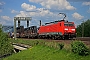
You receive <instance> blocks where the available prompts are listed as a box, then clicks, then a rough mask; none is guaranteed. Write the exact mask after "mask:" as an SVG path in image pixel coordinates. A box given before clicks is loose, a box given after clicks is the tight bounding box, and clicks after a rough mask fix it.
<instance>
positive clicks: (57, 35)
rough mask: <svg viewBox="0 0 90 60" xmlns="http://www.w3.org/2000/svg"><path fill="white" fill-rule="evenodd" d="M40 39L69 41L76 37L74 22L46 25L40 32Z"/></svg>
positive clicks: (41, 27)
mask: <svg viewBox="0 0 90 60" xmlns="http://www.w3.org/2000/svg"><path fill="white" fill-rule="evenodd" d="M38 34H39V37H41V38H52V39H61V38H62V39H66V38H67V39H69V38H73V37H76V29H75V25H74V22H68V21H65V20H61V21H55V22H50V23H46V24H45V26H40V28H39V30H38Z"/></svg>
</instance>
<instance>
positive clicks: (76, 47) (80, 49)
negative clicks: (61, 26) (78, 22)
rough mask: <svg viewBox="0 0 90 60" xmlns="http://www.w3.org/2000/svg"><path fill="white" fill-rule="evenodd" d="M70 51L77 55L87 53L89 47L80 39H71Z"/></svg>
mask: <svg viewBox="0 0 90 60" xmlns="http://www.w3.org/2000/svg"><path fill="white" fill-rule="evenodd" d="M71 48H72V52H74V53H77V54H79V55H82V56H83V55H84V56H85V55H88V54H89V49H88V48H87V47H86V45H85V44H84V43H83V42H81V41H73V42H72V43H71Z"/></svg>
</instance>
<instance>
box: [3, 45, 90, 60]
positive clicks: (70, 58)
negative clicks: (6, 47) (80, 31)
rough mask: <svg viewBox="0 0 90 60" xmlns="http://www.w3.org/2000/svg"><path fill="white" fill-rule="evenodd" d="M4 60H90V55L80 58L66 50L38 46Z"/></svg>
mask: <svg viewBox="0 0 90 60" xmlns="http://www.w3.org/2000/svg"><path fill="white" fill-rule="evenodd" d="M3 60H90V55H88V56H79V55H77V54H74V53H72V52H68V51H66V50H58V49H53V48H50V47H47V46H40V45H37V46H33V47H32V48H30V49H28V50H25V51H21V52H19V53H17V54H13V55H11V56H9V57H7V58H4V59H3Z"/></svg>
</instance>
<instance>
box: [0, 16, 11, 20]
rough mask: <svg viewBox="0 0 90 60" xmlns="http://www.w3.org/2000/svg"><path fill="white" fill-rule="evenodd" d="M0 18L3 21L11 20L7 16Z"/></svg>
mask: <svg viewBox="0 0 90 60" xmlns="http://www.w3.org/2000/svg"><path fill="white" fill-rule="evenodd" d="M1 18H2V19H3V20H8V21H9V20H11V18H10V17H9V16H1Z"/></svg>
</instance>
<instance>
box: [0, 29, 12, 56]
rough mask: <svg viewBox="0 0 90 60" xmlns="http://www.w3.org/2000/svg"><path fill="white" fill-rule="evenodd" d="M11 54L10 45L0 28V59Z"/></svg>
mask: <svg viewBox="0 0 90 60" xmlns="http://www.w3.org/2000/svg"><path fill="white" fill-rule="evenodd" d="M12 52H13V47H12V45H11V44H10V41H9V39H8V36H7V34H6V33H4V32H2V29H1V28H0V57H1V56H3V55H7V54H11V53H12Z"/></svg>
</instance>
